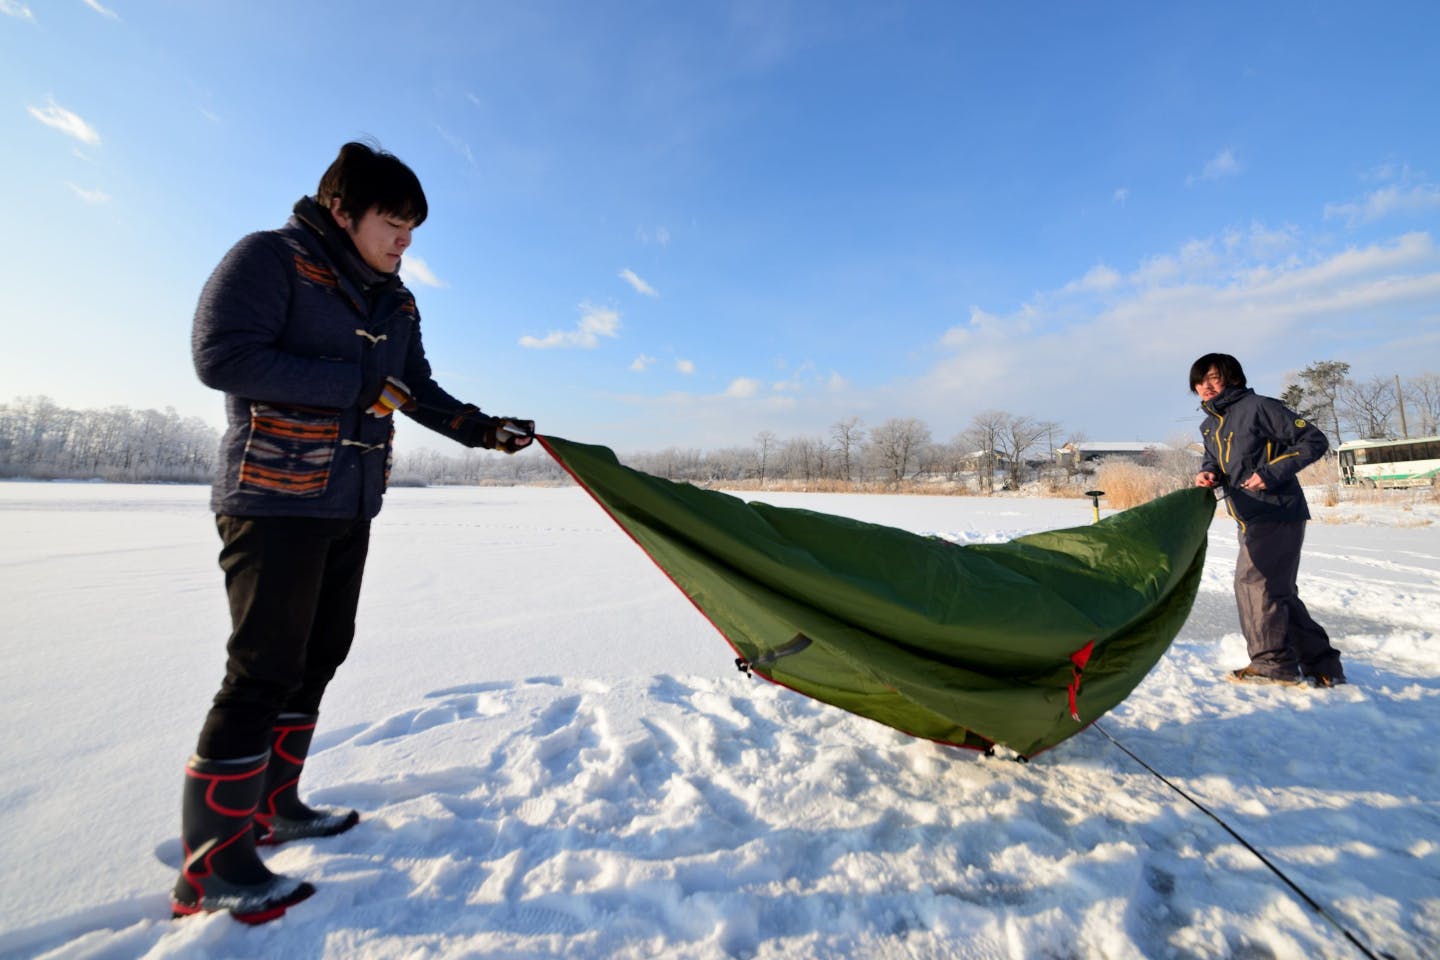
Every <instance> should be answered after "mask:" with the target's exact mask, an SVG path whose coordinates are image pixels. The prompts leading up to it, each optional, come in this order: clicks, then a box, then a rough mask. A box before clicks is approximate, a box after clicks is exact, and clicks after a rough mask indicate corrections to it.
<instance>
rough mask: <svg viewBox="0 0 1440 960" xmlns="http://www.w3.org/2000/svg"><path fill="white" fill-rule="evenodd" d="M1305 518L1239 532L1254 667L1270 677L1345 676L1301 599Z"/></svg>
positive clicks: (1239, 584) (1243, 623) (1239, 588)
mask: <svg viewBox="0 0 1440 960" xmlns="http://www.w3.org/2000/svg"><path fill="white" fill-rule="evenodd" d="M1304 543H1305V521H1303V520H1301V521H1286V522H1282V523H1264V522H1261V523H1248V524H1246V525H1245V527H1244V528H1243V529H1242V530H1241V532H1240V558H1239V560H1238V561H1236V564H1235V603H1236V605H1237V606H1238V607H1239V609H1240V629H1241V630H1242V631H1243V632H1244V634H1245V645H1246V647H1247V649H1248V651H1249V653H1250V666H1251V667H1253V668H1254V669H1255V670H1256V671H1258V672H1260V673H1263V674H1265V675H1266V676H1269V677H1285V678H1287V679H1288V678H1290V677H1293V676H1295V673H1296V671H1297V670H1298V671H1299V672H1300V673H1303V674H1304V675H1305V676H1307V677H1308V676H1313V675H1315V674H1325V675H1326V676H1329V677H1334V678H1337V679H1338V678H1343V677H1344V676H1345V671H1344V670H1343V669H1342V668H1341V666H1340V652H1339V651H1338V650H1336V649H1335V648H1334V647H1332V646H1331V645H1330V637H1329V635H1328V634H1327V633H1326V632H1325V628H1324V627H1322V626H1320V624H1318V623H1316V622H1315V619H1314V618H1313V617H1311V616H1310V611H1309V610H1307V609H1305V604H1304V603H1303V602H1302V601H1301V600H1300V592H1299V587H1298V586H1297V584H1296V577H1297V576H1298V574H1299V572H1300V548H1301V546H1302V545H1303V544H1304Z"/></svg>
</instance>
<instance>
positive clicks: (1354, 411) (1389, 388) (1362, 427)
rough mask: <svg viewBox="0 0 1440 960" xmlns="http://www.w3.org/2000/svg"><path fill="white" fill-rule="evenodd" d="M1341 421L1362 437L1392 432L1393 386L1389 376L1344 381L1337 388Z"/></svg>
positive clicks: (1369, 437)
mask: <svg viewBox="0 0 1440 960" xmlns="http://www.w3.org/2000/svg"><path fill="white" fill-rule="evenodd" d="M1340 397H1341V400H1342V401H1343V406H1342V407H1341V412H1342V415H1343V416H1344V418H1345V421H1346V422H1347V423H1348V424H1349V425H1350V427H1351V428H1352V429H1353V430H1354V431H1355V435H1356V436H1357V437H1359V438H1360V439H1362V440H1368V439H1371V438H1373V437H1389V436H1393V435H1394V432H1395V431H1394V427H1393V426H1392V425H1391V423H1390V421H1391V418H1393V417H1394V415H1395V399H1396V398H1395V385H1394V382H1393V381H1391V379H1390V378H1389V377H1381V376H1377V377H1372V378H1371V379H1369V380H1366V381H1364V382H1363V383H1356V382H1355V381H1353V380H1349V381H1346V383H1345V385H1344V386H1343V387H1342V388H1341V391H1340Z"/></svg>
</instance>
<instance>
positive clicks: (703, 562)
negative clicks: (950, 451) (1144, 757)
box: [539, 437, 1215, 757]
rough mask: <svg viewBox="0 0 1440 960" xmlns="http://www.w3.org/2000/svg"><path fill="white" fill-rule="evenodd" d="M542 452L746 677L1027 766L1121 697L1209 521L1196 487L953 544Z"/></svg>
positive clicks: (569, 450)
mask: <svg viewBox="0 0 1440 960" xmlns="http://www.w3.org/2000/svg"><path fill="white" fill-rule="evenodd" d="M539 439H540V442H541V443H542V444H543V445H544V446H545V448H546V449H547V450H549V451H550V453H551V455H552V456H554V457H555V459H556V460H557V461H559V463H560V464H561V465H562V466H564V467H565V469H566V470H567V471H569V473H570V474H571V475H572V476H573V477H574V478H575V479H576V480H577V481H578V482H579V483H580V485H581V486H582V487H583V488H584V489H585V490H587V491H588V492H589V493H590V495H591V496H593V497H594V498H595V500H596V501H597V502H598V503H599V504H600V506H602V507H603V508H604V509H605V510H606V512H607V513H609V514H610V516H611V517H612V518H613V519H614V520H615V522H616V523H618V524H620V526H621V527H622V528H624V530H625V531H626V532H627V533H628V534H630V536H631V537H632V538H634V540H635V541H636V543H638V544H639V545H640V547H641V548H642V549H643V550H644V551H645V552H646V553H647V554H649V555H650V557H651V558H652V559H653V560H654V561H655V563H656V564H658V565H659V567H660V568H661V569H662V570H663V571H665V573H666V574H667V575H668V576H669V577H670V579H671V580H672V581H674V583H675V585H676V586H678V587H679V588H680V589H681V590H682V591H683V592H684V593H685V595H686V596H688V597H689V598H690V599H691V601H692V602H693V603H694V604H695V606H696V607H698V608H699V610H700V612H701V613H703V614H704V615H705V617H706V618H707V619H709V621H710V622H711V623H712V624H714V625H715V627H716V629H718V630H719V631H720V633H721V634H722V635H723V636H724V637H725V638H726V640H728V641H729V642H730V644H731V646H733V647H734V648H735V651H736V652H737V653H738V654H739V658H740V663H741V665H742V667H744V668H746V669H748V670H749V671H751V672H753V673H755V674H758V675H760V676H762V677H765V678H767V679H769V680H773V681H775V682H776V683H779V684H782V685H784V686H786V687H789V688H791V689H793V690H796V691H799V692H800V693H803V694H806V695H808V696H811V697H814V698H816V699H817V700H823V701H824V702H826V703H831V704H834V705H835V706H838V707H843V708H844V709H846V710H849V711H851V712H853V713H858V714H860V715H861V716H865V717H870V718H871V719H874V720H878V721H880V722H881V723H884V724H888V725H890V726H892V727H895V728H897V729H899V730H903V731H905V732H906V733H910V734H913V735H915V736H918V737H926V738H929V739H932V740H938V741H942V742H945V743H951V744H956V745H960V746H965V747H973V748H976V749H988V748H989V747H990V746H991V745H992V744H1000V745H1002V746H1005V747H1008V748H1010V749H1011V750H1014V751H1015V752H1016V753H1018V754H1020V755H1021V756H1025V757H1029V756H1033V755H1034V754H1036V753H1038V752H1040V751H1042V750H1044V749H1046V748H1048V747H1052V746H1054V745H1055V744H1057V743H1059V742H1060V741H1062V740H1064V739H1066V738H1067V737H1070V736H1072V735H1074V734H1075V733H1077V732H1079V731H1080V730H1081V729H1083V727H1084V726H1085V724H1087V723H1089V722H1090V721H1092V720H1094V719H1096V718H1097V717H1099V716H1100V715H1102V714H1103V713H1105V711H1107V710H1109V709H1110V708H1111V707H1113V706H1115V705H1116V704H1118V703H1119V702H1120V701H1122V700H1124V699H1125V697H1126V696H1128V695H1129V693H1130V691H1131V690H1133V689H1134V688H1135V686H1136V685H1137V684H1138V683H1139V682H1140V681H1141V680H1142V679H1143V678H1144V677H1145V674H1146V673H1148V672H1149V670H1150V668H1151V667H1152V666H1154V665H1155V663H1156V662H1157V661H1158V660H1159V659H1160V657H1161V656H1162V655H1163V654H1164V653H1165V650H1166V649H1167V648H1168V647H1169V646H1170V642H1171V640H1173V639H1174V637H1175V634H1176V633H1178V632H1179V630H1180V627H1181V625H1182V624H1184V622H1185V618H1186V617H1187V616H1188V615H1189V613H1190V605H1191V603H1192V602H1193V601H1194V599H1195V591H1196V589H1197V587H1198V586H1199V581H1200V572H1201V568H1202V567H1203V566H1204V562H1205V543H1206V534H1207V532H1208V530H1209V526H1210V521H1211V519H1212V517H1213V516H1214V511H1215V501H1214V498H1213V495H1212V494H1211V492H1210V491H1208V490H1204V489H1199V488H1191V489H1188V490H1181V491H1178V492H1176V493H1172V494H1170V495H1168V496H1165V497H1161V498H1159V499H1157V500H1154V501H1152V502H1150V503H1147V504H1144V505H1143V506H1139V507H1136V508H1134V509H1132V510H1126V511H1124V512H1122V513H1119V514H1116V515H1114V516H1111V517H1108V518H1106V519H1104V520H1102V521H1100V522H1099V523H1096V524H1089V525H1086V526H1083V527H1076V528H1073V529H1069V530H1055V531H1050V532H1046V533H1037V534H1031V535H1030V536H1025V537H1020V538H1019V539H1017V540H1014V541H1011V542H1009V543H1002V544H975V545H968V546H956V545H954V544H951V543H948V542H946V541H944V540H940V539H935V538H929V537H923V536H918V535H916V534H913V533H909V532H906V531H904V530H897V529H894V528H891V527H884V526H878V525H876V524H870V523H862V522H860V521H858V520H851V519H847V518H845V517H836V516H830V515H827V514H823V513H816V512H813V511H810V510H796V509H789V508H782V507H773V506H768V505H766V504H763V503H746V502H744V501H743V500H740V499H738V498H736V497H733V496H730V495H728V494H724V493H719V492H715V491H710V490H702V489H700V488H698V487H694V486H691V485H689V484H684V483H673V482H671V481H668V480H663V479H661V478H659V477H654V476H651V475H649V474H646V473H641V472H640V471H638V470H631V469H630V468H628V467H625V466H622V465H621V464H620V463H619V461H618V460H616V458H615V455H614V454H613V453H611V452H610V450H608V449H606V448H605V447H597V446H589V445H585V444H579V443H572V442H570V441H568V440H562V439H560V438H559V437H541V438H539Z"/></svg>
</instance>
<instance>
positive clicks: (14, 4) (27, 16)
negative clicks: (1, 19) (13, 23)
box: [0, 0, 35, 23]
mask: <svg viewBox="0 0 1440 960" xmlns="http://www.w3.org/2000/svg"><path fill="white" fill-rule="evenodd" d="M0 13H3V14H5V16H7V17H14V18H15V19H17V20H29V21H30V22H31V23H34V22H35V14H34V13H32V12H31V11H30V8H29V7H27V6H26V5H25V4H23V3H20V2H19V0H0Z"/></svg>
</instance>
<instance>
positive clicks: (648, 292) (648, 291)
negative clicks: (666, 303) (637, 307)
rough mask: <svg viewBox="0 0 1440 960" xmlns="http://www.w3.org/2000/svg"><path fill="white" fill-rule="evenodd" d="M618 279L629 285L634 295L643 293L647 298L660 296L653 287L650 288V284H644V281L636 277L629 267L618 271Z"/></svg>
mask: <svg viewBox="0 0 1440 960" xmlns="http://www.w3.org/2000/svg"><path fill="white" fill-rule="evenodd" d="M620 279H621V280H624V281H625V282H626V283H628V284H630V286H632V287H634V288H635V292H636V293H643V294H644V295H645V296H647V297H658V296H660V294H659V292H658V291H657V290H656V289H655V288H654V287H652V286H650V284H648V283H646V282H645V281H644V280H641V279H640V278H639V277H638V276H636V275H635V271H634V270H631V269H630V268H629V267H626V268H625V269H624V270H621V271H620Z"/></svg>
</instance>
